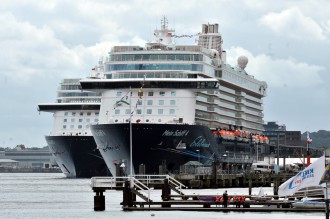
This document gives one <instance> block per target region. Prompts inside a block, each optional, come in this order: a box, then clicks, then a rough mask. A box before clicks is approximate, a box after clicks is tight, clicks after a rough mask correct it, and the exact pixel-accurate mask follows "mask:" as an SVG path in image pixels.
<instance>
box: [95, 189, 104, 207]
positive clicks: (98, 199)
mask: <svg viewBox="0 0 330 219" xmlns="http://www.w3.org/2000/svg"><path fill="white" fill-rule="evenodd" d="M103 192H104V191H102V190H101V191H95V196H94V211H104V210H105V196H104V195H103Z"/></svg>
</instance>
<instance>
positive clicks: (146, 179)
mask: <svg viewBox="0 0 330 219" xmlns="http://www.w3.org/2000/svg"><path fill="white" fill-rule="evenodd" d="M165 179H167V180H168V183H169V185H172V186H174V187H175V188H176V189H178V190H179V191H180V192H181V190H182V189H183V188H186V186H185V185H183V184H182V183H180V182H179V181H178V180H176V179H174V178H173V177H171V176H170V175H133V176H123V177H92V178H91V187H92V188H100V187H104V188H110V189H112V188H116V187H118V185H119V186H120V187H123V185H124V183H125V181H127V180H129V181H130V187H131V188H134V187H136V188H138V189H140V190H139V192H144V193H146V194H147V196H148V200H150V188H149V185H152V184H155V183H157V182H159V183H162V182H163V181H164V180H165Z"/></svg>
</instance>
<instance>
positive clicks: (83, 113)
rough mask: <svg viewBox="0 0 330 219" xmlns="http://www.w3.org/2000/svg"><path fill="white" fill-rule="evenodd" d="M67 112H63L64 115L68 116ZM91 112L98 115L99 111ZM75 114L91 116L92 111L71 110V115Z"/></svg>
mask: <svg viewBox="0 0 330 219" xmlns="http://www.w3.org/2000/svg"><path fill="white" fill-rule="evenodd" d="M69 114H70V113H69V112H64V115H65V116H68V115H69ZM93 114H94V115H95V116H98V115H99V112H94V113H93ZM76 115H79V116H83V115H87V116H91V115H92V112H79V113H76V112H71V116H76Z"/></svg>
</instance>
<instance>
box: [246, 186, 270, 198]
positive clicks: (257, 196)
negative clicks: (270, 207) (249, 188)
mask: <svg viewBox="0 0 330 219" xmlns="http://www.w3.org/2000/svg"><path fill="white" fill-rule="evenodd" d="M250 199H251V200H255V201H268V200H271V199H272V197H271V196H266V195H265V193H264V190H263V189H262V187H260V189H259V193H258V195H255V196H251V198H250Z"/></svg>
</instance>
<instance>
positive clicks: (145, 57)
mask: <svg viewBox="0 0 330 219" xmlns="http://www.w3.org/2000/svg"><path fill="white" fill-rule="evenodd" d="M109 60H110V61H115V62H121V61H150V60H152V61H158V60H165V61H167V60H171V61H173V60H175V61H203V55H201V54H124V55H121V54H114V55H110V57H109Z"/></svg>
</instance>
